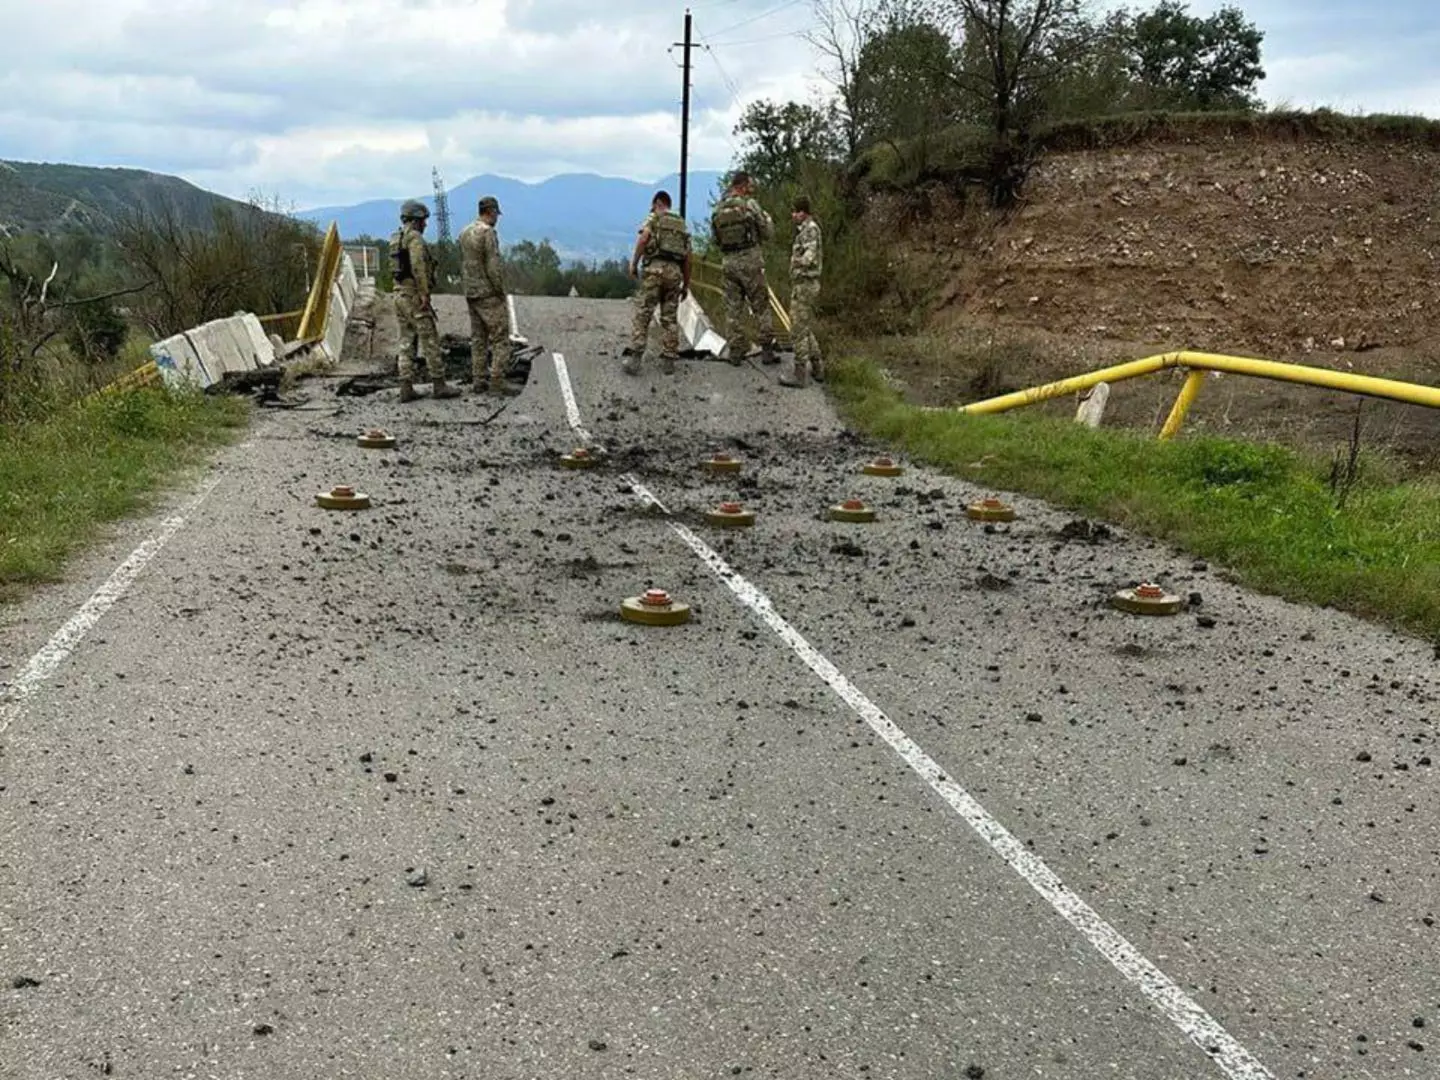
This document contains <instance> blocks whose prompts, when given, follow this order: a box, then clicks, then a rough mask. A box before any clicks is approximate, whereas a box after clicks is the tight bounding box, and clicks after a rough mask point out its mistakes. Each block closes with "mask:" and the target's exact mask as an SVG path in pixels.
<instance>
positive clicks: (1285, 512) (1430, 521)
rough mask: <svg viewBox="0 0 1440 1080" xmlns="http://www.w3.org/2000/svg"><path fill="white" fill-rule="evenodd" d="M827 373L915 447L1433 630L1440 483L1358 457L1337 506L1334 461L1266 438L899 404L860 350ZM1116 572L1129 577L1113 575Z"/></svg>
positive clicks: (1348, 606) (1258, 580)
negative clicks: (1171, 436) (1159, 435)
mask: <svg viewBox="0 0 1440 1080" xmlns="http://www.w3.org/2000/svg"><path fill="white" fill-rule="evenodd" d="M832 372H833V373H832V376H831V378H830V380H829V383H828V385H829V387H830V389H831V392H832V393H833V394H834V395H835V397H836V399H837V402H838V403H839V406H840V408H841V410H842V412H843V413H844V415H845V417H846V419H847V421H848V422H849V423H851V424H853V425H854V426H855V427H857V428H859V429H861V430H863V431H865V432H867V433H869V434H870V435H873V436H875V437H877V438H880V439H884V440H886V441H888V442H890V443H892V444H893V445H896V446H899V447H903V448H904V450H905V451H906V452H907V453H908V454H910V455H911V456H912V457H914V458H915V459H917V460H920V461H924V462H927V463H929V464H931V465H934V466H937V467H939V468H941V469H943V470H945V471H946V472H949V473H952V474H954V475H957V476H962V477H966V478H968V479H972V480H977V481H981V482H983V483H984V485H985V486H986V487H987V488H991V489H997V490H1007V491H1017V492H1022V493H1024V494H1027V495H1034V496H1038V497H1040V498H1043V499H1045V500H1047V501H1048V502H1051V503H1053V504H1054V505H1057V506H1061V507H1064V508H1066V509H1070V510H1074V511H1077V512H1079V513H1083V514H1088V515H1091V516H1094V517H1097V518H1101V519H1104V520H1106V521H1110V522H1113V523H1115V524H1118V525H1122V526H1125V527H1127V528H1130V529H1133V530H1134V531H1137V532H1141V533H1145V534H1147V535H1149V536H1153V537H1155V538H1157V539H1160V540H1164V541H1168V542H1171V543H1174V544H1176V545H1178V546H1179V547H1181V548H1183V549H1185V550H1186V551H1189V552H1192V553H1194V554H1195V555H1197V556H1200V557H1203V558H1207V559H1214V560H1215V561H1216V562H1219V563H1221V564H1223V565H1224V566H1225V567H1227V568H1228V569H1229V570H1230V571H1231V572H1232V574H1233V575H1234V577H1235V579H1236V580H1237V581H1238V582H1240V583H1241V584H1244V585H1246V586H1248V587H1250V588H1253V589H1255V590H1256V591H1259V592H1264V593H1269V594H1272V595H1276V596H1281V597H1284V598H1286V599H1289V600H1295V601H1302V602H1307V603H1312V604H1323V605H1330V606H1332V607H1335V608H1338V609H1342V610H1345V611H1349V612H1352V613H1354V614H1357V615H1360V616H1363V617H1366V618H1369V619H1372V620H1375V621H1377V622H1382V623H1385V624H1387V625H1389V626H1392V627H1395V628H1397V629H1402V630H1406V631H1408V632H1410V633H1413V634H1417V635H1420V636H1422V637H1424V638H1426V639H1427V640H1430V641H1434V642H1437V643H1440V482H1437V481H1436V480H1434V479H1430V478H1425V479H1418V480H1417V479H1411V480H1400V479H1398V473H1397V472H1396V471H1395V470H1393V469H1392V468H1391V467H1390V466H1389V465H1388V463H1387V462H1386V461H1385V460H1383V459H1382V458H1379V457H1378V456H1375V455H1367V456H1366V457H1364V458H1362V462H1361V468H1360V470H1359V473H1358V475H1357V476H1356V478H1355V481H1354V483H1353V484H1352V485H1351V486H1350V487H1349V490H1348V492H1347V493H1346V497H1345V499H1344V500H1343V507H1340V506H1337V503H1338V502H1340V501H1341V500H1339V499H1337V495H1336V492H1335V491H1334V490H1332V485H1331V483H1330V481H1329V475H1330V463H1329V462H1328V461H1321V460H1319V459H1316V458H1311V457H1307V456H1305V455H1302V454H1300V453H1297V452H1295V451H1292V450H1289V449H1286V448H1284V447H1280V446H1274V445H1261V444H1256V443H1247V442H1238V441H1234V440H1228V439H1219V438H1211V437H1184V436H1182V437H1181V438H1180V439H1177V440H1175V441H1173V442H1166V443H1162V442H1159V441H1157V440H1156V439H1155V437H1154V434H1153V433H1150V434H1142V433H1138V432H1127V431H1116V430H1100V431H1092V430H1090V429H1088V428H1085V427H1083V426H1081V425H1078V424H1075V423H1073V422H1070V421H1068V420H1057V419H1054V418H1049V417H1042V416H1037V415H1035V414H1033V413H1032V414H1026V413H1025V412H1024V411H1023V410H1022V411H1016V412H1012V413H1007V414H1005V415H1002V416H962V415H960V414H957V413H954V412H929V411H924V410H921V409H918V408H916V407H914V406H911V405H908V404H906V403H905V402H904V401H903V399H902V397H901V395H900V393H899V392H898V391H897V390H896V389H894V388H893V387H892V386H891V385H890V384H889V383H887V382H886V380H885V378H884V376H883V374H882V372H881V371H880V369H879V368H878V367H877V366H876V365H875V364H874V363H872V362H870V361H868V360H865V359H860V358H857V357H856V356H854V355H848V356H842V357H841V358H840V359H839V360H838V362H837V363H835V364H834V365H833V369H832ZM1122 584H1123V583H1122Z"/></svg>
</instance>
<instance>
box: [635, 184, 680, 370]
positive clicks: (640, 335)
mask: <svg viewBox="0 0 1440 1080" xmlns="http://www.w3.org/2000/svg"><path fill="white" fill-rule="evenodd" d="M642 257H643V259H644V262H645V275H644V277H643V278H641V279H640V290H639V292H638V293H637V294H636V297H635V301H636V302H635V322H634V325H633V326H632V328H631V334H630V344H629V345H627V346H626V347H625V348H624V349H622V350H621V353H620V355H622V356H624V357H625V363H624V364H623V365H622V367H623V370H624V371H625V374H627V375H638V374H639V373H640V358H641V357H642V356H644V355H645V339H646V338H647V337H648V336H649V334H650V316H651V314H652V313H653V312H654V311H655V308H656V306H657V305H658V306H659V308H660V370H661V371H663V372H664V373H665V374H666V375H673V374H675V361H676V359H678V357H679V355H680V324H679V322H678V321H676V311H677V309H678V308H679V306H680V301H681V300H683V299H684V298H685V294H686V293H687V292H688V291H689V290H690V230H689V229H687V228H686V227H685V219H684V218H682V217H681V216H680V215H679V214H675V213H672V212H671V210H670V193H669V192H668V191H657V192H656V193H655V197H654V198H653V199H651V200H650V216H649V217H647V218H646V219H645V221H644V223H643V224H642V225H641V226H640V235H639V237H638V238H637V239H636V241H635V251H634V253H633V254H632V255H631V257H630V276H631V277H632V278H639V277H640V262H641V259H642Z"/></svg>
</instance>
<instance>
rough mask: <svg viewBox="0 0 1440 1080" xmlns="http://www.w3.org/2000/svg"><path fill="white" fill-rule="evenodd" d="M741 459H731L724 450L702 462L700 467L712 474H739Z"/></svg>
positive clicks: (716, 452)
mask: <svg viewBox="0 0 1440 1080" xmlns="http://www.w3.org/2000/svg"><path fill="white" fill-rule="evenodd" d="M740 466H741V462H740V459H739V458H734V457H731V456H730V455H729V454H727V453H725V451H723V450H717V451H715V453H713V454H711V455H710V456H709V457H708V458H705V459H704V460H703V461H701V462H700V467H701V468H702V469H704V470H705V471H706V472H710V473H737V472H739V471H740Z"/></svg>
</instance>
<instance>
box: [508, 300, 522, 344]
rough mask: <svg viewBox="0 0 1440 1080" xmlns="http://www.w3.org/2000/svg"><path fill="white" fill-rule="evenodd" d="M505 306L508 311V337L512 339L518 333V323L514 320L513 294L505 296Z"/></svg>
mask: <svg viewBox="0 0 1440 1080" xmlns="http://www.w3.org/2000/svg"><path fill="white" fill-rule="evenodd" d="M505 306H506V308H508V309H509V311H510V335H511V336H512V337H514V336H515V335H517V334H519V333H520V322H519V320H518V319H516V318H515V294H514V293H506V294H505Z"/></svg>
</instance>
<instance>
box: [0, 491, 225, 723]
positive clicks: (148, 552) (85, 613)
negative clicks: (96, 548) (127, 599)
mask: <svg viewBox="0 0 1440 1080" xmlns="http://www.w3.org/2000/svg"><path fill="white" fill-rule="evenodd" d="M220 480H221V477H219V476H217V477H215V478H214V479H212V480H211V481H209V483H207V484H206V485H205V486H204V487H203V488H201V489H200V491H199V493H198V494H196V495H195V496H194V497H193V498H191V499H190V500H189V501H188V502H186V503H185V505H184V506H182V507H181V508H180V511H179V512H178V513H176V514H173V515H171V516H170V517H168V518H166V519H165V520H164V521H163V522H161V524H160V528H159V529H157V530H156V531H155V532H154V533H153V534H152V535H150V536H149V537H147V538H146V540H145V541H144V543H142V544H141V545H140V546H139V547H137V548H136V549H135V550H134V551H132V552H131V553H130V557H129V558H127V559H126V560H125V561H124V562H123V563H121V564H120V565H119V566H118V567H116V568H115V572H114V573H112V574H111V575H110V576H109V577H108V578H107V579H106V580H105V582H104V584H102V585H101V586H100V587H99V588H98V589H96V590H95V591H94V592H93V593H92V594H91V595H90V599H88V600H86V601H85V603H84V604H83V605H81V607H80V610H79V611H77V612H75V614H74V615H72V616H70V618H69V619H68V620H67V621H66V622H65V625H64V626H62V627H60V629H59V630H57V631H55V634H54V635H53V636H52V637H51V638H50V640H49V641H47V642H46V643H45V645H44V647H42V648H41V649H40V651H39V652H37V653H36V654H35V655H34V656H32V657H31V658H30V661H29V663H27V664H26V665H25V666H24V667H23V668H21V669H20V672H19V674H17V675H16V676H15V679H14V681H13V682H11V683H10V684H9V687H8V688H7V689H6V690H5V693H4V697H3V698H0V734H4V732H5V729H6V728H8V727H9V726H10V725H11V723H13V722H14V721H15V720H17V719H18V718H19V717H20V714H21V713H22V712H23V711H24V708H25V704H26V702H28V701H29V700H30V699H31V698H32V697H34V696H35V692H36V691H37V690H39V689H40V686H41V684H42V683H44V682H45V680H46V679H48V678H50V676H51V675H53V674H55V670H56V669H57V668H58V667H59V666H60V665H61V664H63V663H64V662H65V660H66V658H67V657H69V655H70V654H71V653H72V652H74V651H75V646H77V645H79V644H80V641H81V639H82V638H84V637H85V635H86V634H88V633H89V632H90V630H91V629H92V628H93V627H94V626H95V624H96V623H98V622H99V621H100V619H101V618H102V617H103V616H104V615H105V612H107V611H109V610H110V608H111V607H113V606H114V605H115V602H116V601H117V600H119V599H120V598H121V597H122V596H124V595H125V593H126V592H127V591H128V590H129V588H130V586H131V584H132V583H134V581H135V579H136V578H137V577H139V576H140V573H141V571H143V570H144V569H145V567H147V566H148V565H150V562H151V561H152V560H153V559H154V558H155V556H156V555H158V554H160V551H161V549H162V548H164V547H165V545H166V544H167V543H169V542H170V538H171V537H172V536H174V535H175V534H176V533H177V532H179V531H180V530H181V529H182V528H184V526H185V523H186V522H187V521H188V520H189V519H190V515H191V514H193V513H194V512H195V511H196V509H197V508H198V507H199V506H200V504H201V503H202V502H204V501H205V499H206V497H207V496H209V494H210V493H211V492H212V491H214V490H215V487H216V485H217V484H219V483H220Z"/></svg>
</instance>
